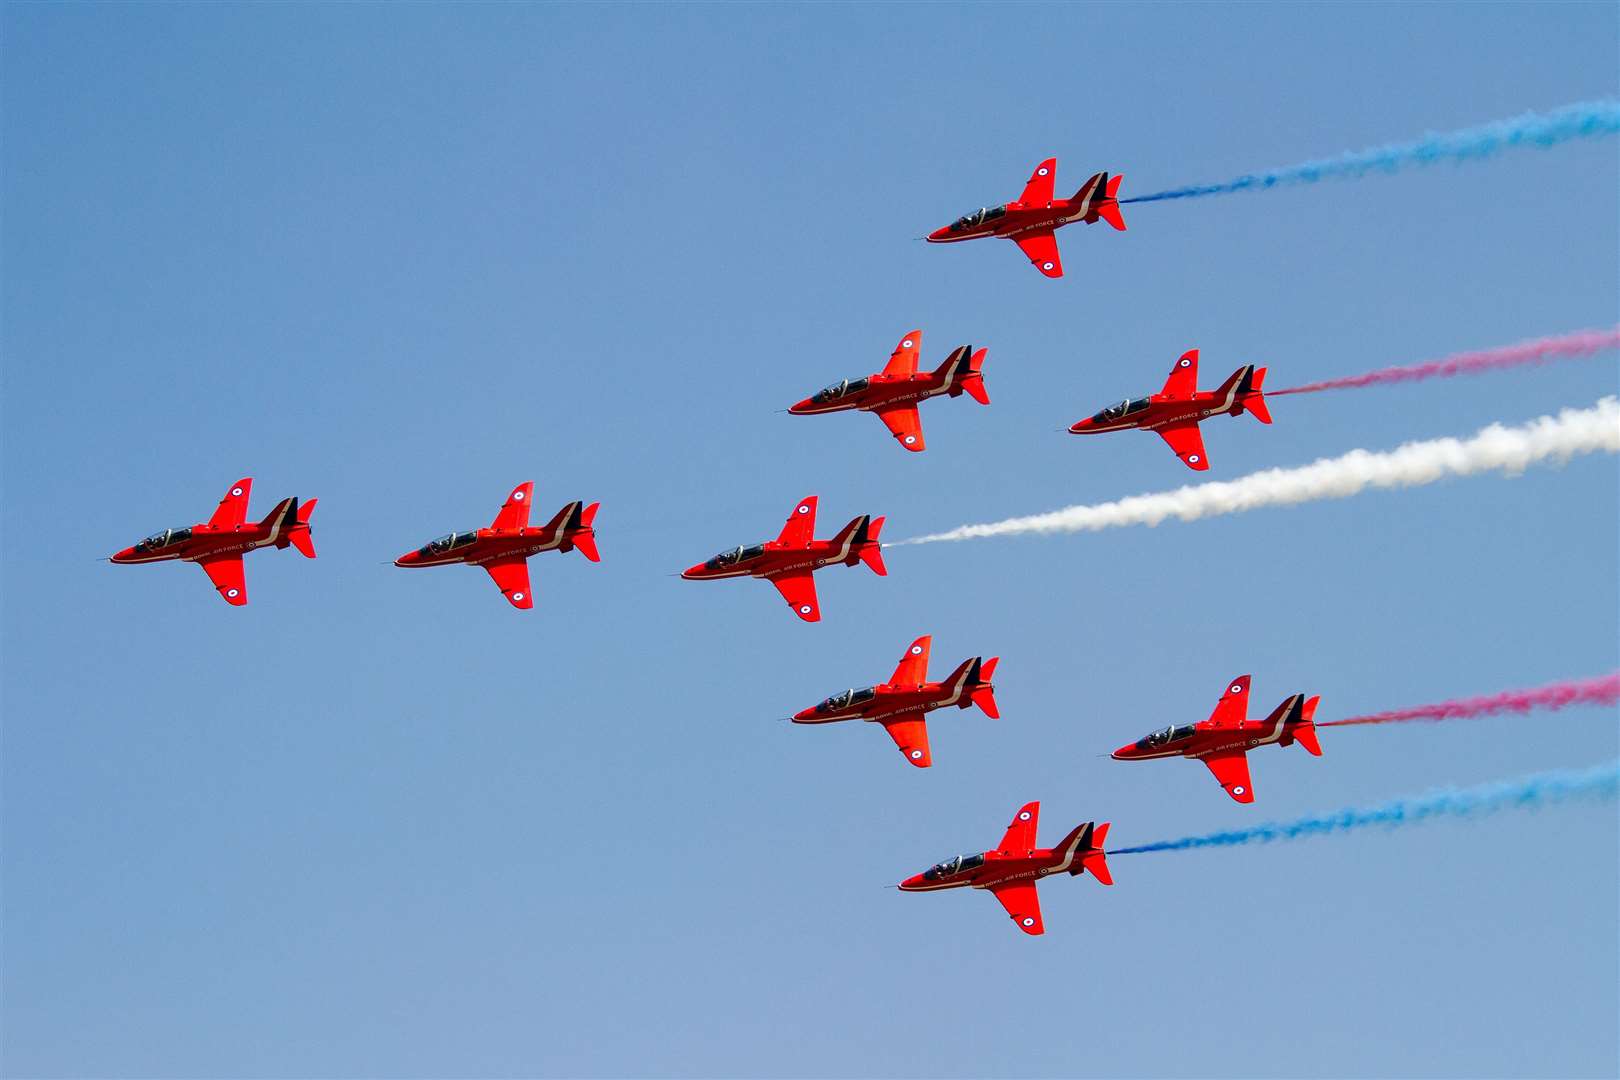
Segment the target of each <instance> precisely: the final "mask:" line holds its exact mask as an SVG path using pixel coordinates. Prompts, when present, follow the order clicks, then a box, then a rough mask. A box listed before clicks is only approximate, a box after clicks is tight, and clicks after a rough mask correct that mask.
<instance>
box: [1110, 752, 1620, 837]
mask: <svg viewBox="0 0 1620 1080" xmlns="http://www.w3.org/2000/svg"><path fill="white" fill-rule="evenodd" d="M1617 792H1620V761H1614V762H1610V763H1609V764H1607V765H1599V766H1598V767H1597V768H1595V769H1582V770H1565V771H1560V772H1545V773H1536V774H1535V775H1532V776H1527V777H1524V778H1523V779H1521V780H1512V781H1508V782H1507V783H1501V784H1484V785H1481V786H1479V787H1471V788H1449V789H1445V790H1441V791H1432V792H1430V793H1428V794H1427V795H1417V796H1412V797H1409V798H1405V799H1392V800H1391V801H1389V802H1387V803H1384V804H1383V805H1382V806H1367V807H1352V808H1350V809H1346V810H1340V811H1337V812H1336V813H1332V814H1318V815H1315V816H1312V817H1303V818H1298V819H1296V820H1294V821H1285V822H1271V823H1268V824H1265V825H1256V826H1254V827H1253V828H1249V829H1233V830H1231V831H1229V832H1217V833H1206V834H1205V835H1203V836H1184V837H1182V838H1181V839H1179V840H1160V841H1158V842H1157V843H1153V844H1142V845H1140V846H1138V847H1128V848H1119V849H1117V850H1114V851H1110V852H1109V853H1108V854H1110V855H1138V854H1141V853H1142V852H1146V851H1186V850H1187V849H1189V848H1204V847H1236V846H1239V845H1242V844H1269V843H1272V842H1274V841H1282V840H1303V839H1304V838H1305V837H1308V836H1325V835H1327V834H1329V833H1342V832H1350V831H1351V830H1353V829H1364V828H1367V827H1368V826H1370V825H1382V826H1383V827H1385V828H1387V829H1397V828H1400V827H1401V826H1403V825H1416V824H1418V823H1420V822H1424V821H1428V820H1430V819H1432V818H1442V817H1456V818H1471V817H1478V816H1479V815H1481V814H1490V813H1494V812H1496V811H1497V810H1533V809H1536V808H1537V807H1541V806H1551V805H1554V804H1556V803H1563V802H1570V801H1572V800H1575V799H1592V800H1602V799H1613V798H1614V797H1615V795H1616V793H1617Z"/></svg>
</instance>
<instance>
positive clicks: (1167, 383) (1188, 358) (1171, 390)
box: [1159, 349, 1198, 400]
mask: <svg viewBox="0 0 1620 1080" xmlns="http://www.w3.org/2000/svg"><path fill="white" fill-rule="evenodd" d="M1197 392H1198V350H1197V349H1188V350H1187V351H1186V352H1184V353H1182V354H1181V356H1180V358H1179V359H1177V360H1176V366H1175V367H1173V368H1171V369H1170V377H1169V378H1168V379H1166V380H1164V389H1163V390H1161V391H1159V393H1161V394H1163V395H1164V396H1165V397H1173V398H1185V399H1188V400H1190V399H1191V398H1192V396H1193V395H1194V394H1195V393H1197Z"/></svg>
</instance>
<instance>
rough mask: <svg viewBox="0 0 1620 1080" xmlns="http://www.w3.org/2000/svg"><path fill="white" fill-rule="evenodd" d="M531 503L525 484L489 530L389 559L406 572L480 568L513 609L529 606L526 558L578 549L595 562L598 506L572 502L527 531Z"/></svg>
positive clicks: (529, 485)
mask: <svg viewBox="0 0 1620 1080" xmlns="http://www.w3.org/2000/svg"><path fill="white" fill-rule="evenodd" d="M533 501H534V481H533V480H525V481H524V482H523V483H521V484H519V485H518V486H517V487H515V488H513V489H512V494H510V495H508V496H507V497H506V502H504V503H502V504H501V509H500V512H499V513H497V514H496V515H495V520H494V522H492V523H491V524H490V526H489V528H487V529H467V530H464V531H462V532H453V533H446V534H445V535H443V536H441V537H439V538H438V539H437V540H432V541H429V542H428V543H426V544H424V545H423V546H422V547H420V548H418V549H417V550H415V551H408V552H406V553H405V554H404V555H401V556H400V557H399V558H397V559H395V560H394V565H395V566H403V567H407V568H410V567H418V566H448V565H449V564H451V563H466V564H467V565H469V566H482V567H483V568H484V569H485V570H488V571H489V576H490V577H492V578H494V579H495V587H496V588H497V589H499V590H501V595H502V596H504V597H506V599H507V600H509V601H510V602H511V604H512V606H513V607H515V608H523V609H525V610H527V609H529V608H532V607H534V594H533V593H532V592H530V591H529V556H530V555H535V554H538V553H539V552H542V551H573V550H574V549H575V548H578V549H579V553H580V554H581V555H583V556H585V557H586V558H587V559H589V560H591V562H600V561H601V556H600V555H598V554H597V553H596V530H595V529H594V528H593V527H592V522H594V521H595V520H596V508H597V507H599V506H601V505H602V504H601V503H591V505H589V506H583V504H582V503H578V502H571V503H569V504H568V505H567V506H565V507H563V508H562V509H561V510H559V511H557V516H556V517H554V518H552V519H551V520H550V521H549V522H547V523H546V524H545V525H543V526H541V527H540V528H538V529H531V528H529V504H530V503H531V502H533ZM582 506H583V509H581V507H582Z"/></svg>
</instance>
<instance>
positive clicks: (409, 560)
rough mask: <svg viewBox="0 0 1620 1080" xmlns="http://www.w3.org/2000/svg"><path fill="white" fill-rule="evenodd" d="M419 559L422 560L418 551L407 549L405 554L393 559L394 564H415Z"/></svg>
mask: <svg viewBox="0 0 1620 1080" xmlns="http://www.w3.org/2000/svg"><path fill="white" fill-rule="evenodd" d="M421 561H422V553H421V552H420V551H407V552H406V553H405V554H403V555H401V556H400V557H399V558H397V559H395V560H394V565H395V566H415V565H416V564H417V563H419V562H421Z"/></svg>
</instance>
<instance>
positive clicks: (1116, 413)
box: [1092, 397, 1148, 422]
mask: <svg viewBox="0 0 1620 1080" xmlns="http://www.w3.org/2000/svg"><path fill="white" fill-rule="evenodd" d="M1147 407H1148V399H1147V398H1145V397H1139V398H1136V399H1134V400H1131V401H1121V402H1119V403H1118V404H1116V405H1110V406H1108V408H1106V409H1104V410H1103V411H1102V412H1100V413H1098V414H1097V415H1096V416H1093V417H1092V419H1093V420H1100V421H1104V422H1107V421H1110V420H1118V419H1119V418H1120V417H1122V416H1125V415H1127V414H1129V413H1134V412H1141V411H1142V410H1143V409H1145V408H1147Z"/></svg>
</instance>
